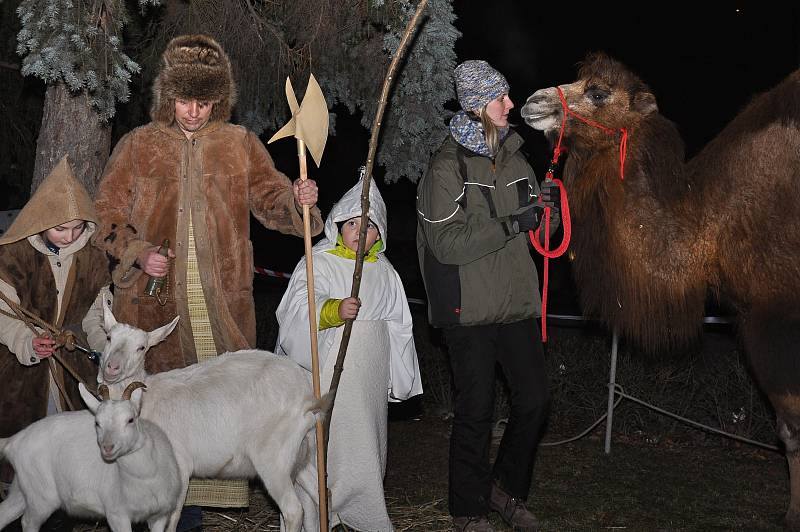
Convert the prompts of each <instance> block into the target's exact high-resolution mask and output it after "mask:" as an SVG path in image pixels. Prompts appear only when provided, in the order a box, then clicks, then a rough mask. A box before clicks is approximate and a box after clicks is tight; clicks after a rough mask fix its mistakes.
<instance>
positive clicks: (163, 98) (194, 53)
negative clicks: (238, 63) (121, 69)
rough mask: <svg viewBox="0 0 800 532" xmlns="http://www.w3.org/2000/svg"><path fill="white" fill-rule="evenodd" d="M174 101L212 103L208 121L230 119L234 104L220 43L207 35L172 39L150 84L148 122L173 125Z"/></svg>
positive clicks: (233, 87) (233, 88) (227, 63)
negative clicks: (150, 120) (151, 92)
mask: <svg viewBox="0 0 800 532" xmlns="http://www.w3.org/2000/svg"><path fill="white" fill-rule="evenodd" d="M176 99H182V100H201V101H209V102H214V109H213V110H212V111H211V118H210V120H211V121H215V120H220V121H223V122H224V121H228V120H229V119H230V117H231V109H232V108H233V104H234V103H235V102H236V85H235V83H234V81H233V74H232V72H231V62H230V60H229V59H228V56H227V54H226V53H225V51H224V50H223V49H222V47H221V46H220V45H219V43H218V42H217V41H215V40H214V39H213V38H211V37H209V36H208V35H199V34H198V35H181V36H178V37H175V38H174V39H172V40H171V41H170V42H169V44H167V48H166V49H165V50H164V53H163V54H162V55H161V71H160V72H159V73H158V76H157V77H156V80H155V81H154V82H153V105H152V106H151V107H150V118H151V119H152V120H153V121H156V122H162V123H164V124H167V125H169V124H172V122H173V121H174V120H175V100H176Z"/></svg>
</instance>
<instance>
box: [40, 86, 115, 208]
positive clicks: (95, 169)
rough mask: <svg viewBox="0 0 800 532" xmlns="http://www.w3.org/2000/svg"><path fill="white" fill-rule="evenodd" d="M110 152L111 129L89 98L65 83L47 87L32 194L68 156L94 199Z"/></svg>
mask: <svg viewBox="0 0 800 532" xmlns="http://www.w3.org/2000/svg"><path fill="white" fill-rule="evenodd" d="M110 152H111V127H110V125H109V124H106V123H103V122H102V121H101V120H100V118H99V117H98V116H97V113H96V112H95V111H94V109H92V107H91V106H90V105H89V98H88V97H87V95H86V94H85V93H84V92H80V93H79V94H77V95H72V94H71V93H70V92H69V90H68V89H67V87H66V86H65V85H64V84H63V83H57V84H55V85H50V86H49V87H47V93H46V94H45V97H44V111H43V113H42V127H41V129H40V130H39V138H38V139H37V141H36V162H35V165H34V168H33V179H32V180H31V194H33V192H34V191H35V190H36V187H38V186H39V183H41V182H42V181H43V180H44V178H45V177H47V175H48V174H49V173H50V171H51V170H52V169H53V168H54V167H55V166H56V164H58V161H60V160H61V157H63V156H64V154H67V155H69V160H70V164H71V165H72V171H73V172H74V173H75V177H76V178H77V179H78V180H79V181H81V182H82V183H83V184H84V186H86V190H87V191H88V192H89V195H90V196H91V197H93V198H94V196H95V192H96V191H97V184H98V182H99V181H100V176H101V175H102V173H103V168H104V167H105V164H106V161H107V160H108V157H109V155H110Z"/></svg>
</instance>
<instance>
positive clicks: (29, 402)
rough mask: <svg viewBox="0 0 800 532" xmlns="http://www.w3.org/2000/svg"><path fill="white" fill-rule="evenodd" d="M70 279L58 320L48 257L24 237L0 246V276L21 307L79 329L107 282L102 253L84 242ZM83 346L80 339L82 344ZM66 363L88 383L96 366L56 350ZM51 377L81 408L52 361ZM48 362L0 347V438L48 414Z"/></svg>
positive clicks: (69, 380) (71, 384) (70, 381)
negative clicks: (25, 361) (20, 357)
mask: <svg viewBox="0 0 800 532" xmlns="http://www.w3.org/2000/svg"><path fill="white" fill-rule="evenodd" d="M73 260H74V261H75V262H74V263H73V266H72V267H73V268H75V279H74V281H73V282H72V283H71V285H69V284H68V285H67V287H66V289H65V298H66V299H64V300H63V302H62V303H63V305H65V307H66V312H65V314H64V317H63V322H62V323H59V322H58V321H57V316H56V304H57V297H56V284H55V280H54V279H53V272H52V270H51V269H50V264H49V263H48V260H47V257H46V256H45V255H43V254H42V253H39V252H38V251H36V250H35V249H34V248H33V246H31V245H30V243H28V241H27V240H20V241H18V242H14V243H13V244H6V245H4V246H0V278H2V279H3V280H4V281H6V282H7V283H9V284H10V285H12V286H13V287H14V289H15V290H16V292H17V296H18V297H19V298H20V304H21V305H22V307H23V308H25V309H28V310H30V311H31V312H34V313H36V315H38V316H40V317H41V318H42V319H44V320H46V321H48V322H50V323H52V324H54V325H56V326H62V325H63V326H65V327H67V326H69V328H70V329H72V330H77V331H80V326H81V320H82V319H83V317H84V316H85V315H86V312H87V311H88V310H89V307H90V306H91V305H92V303H93V302H94V299H95V297H97V293H98V292H99V291H100V288H102V287H103V286H105V285H107V284H109V282H110V281H111V279H110V276H109V274H108V268H107V267H106V260H105V257H104V256H103V252H102V251H100V250H98V249H95V248H93V247H91V246H89V245H87V246H85V247H84V248H83V249H81V250H80V251H78V252H77V253H76V254H75V256H74V259H73ZM84 345H85V343H84ZM60 353H61V355H62V357H63V358H64V359H65V360H66V361H67V362H68V363H69V364H71V367H72V368H73V369H74V370H75V371H76V372H77V373H78V374H79V375H80V376H81V378H82V379H83V380H84V381H85V382H87V383H89V384H90V385H91V383H93V382H95V381H96V379H97V366H96V365H95V364H93V363H92V362H91V361H90V360H89V359H87V358H86V357H85V356H83V355H82V354H81V353H80V352H79V351H74V352H69V351H66V350H63V349H62V350H61V351H60ZM55 366H56V378H57V379H58V380H59V382H63V383H64V385H65V386H64V387H65V390H66V392H67V394H68V395H69V398H70V402H71V403H72V405H73V406H74V407H75V408H78V409H79V408H82V407H83V402H82V401H81V399H80V395H79V394H78V383H77V382H76V381H75V379H74V378H73V377H71V376H70V375H69V374H67V373H65V372H64V371H63V369H62V367H61V366H60V365H59V364H56V365H55ZM47 369H48V361H47V360H43V361H42V362H41V363H39V364H36V365H33V366H23V365H21V364H20V363H19V362H17V359H16V357H15V356H14V355H13V354H12V353H11V352H10V351H9V350H8V348H7V347H6V346H0V375H2V376H3V387H2V393H0V437H8V436H10V435H12V434H14V433H16V432H17V431H19V430H22V429H23V428H25V427H27V426H28V425H30V424H31V423H33V422H34V421H36V420H37V419H40V418H43V417H44V416H45V414H46V413H47V376H48V371H47Z"/></svg>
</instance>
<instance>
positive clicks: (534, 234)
mask: <svg viewBox="0 0 800 532" xmlns="http://www.w3.org/2000/svg"><path fill="white" fill-rule="evenodd" d="M556 91H558V98H559V100H560V101H561V112H562V113H563V115H562V118H561V128H560V130H559V132H558V141H557V142H556V146H555V148H553V158H552V159H551V160H550V166H549V167H548V168H547V172H546V173H545V175H544V179H545V181H547V180H548V179H551V180H552V181H553V182H554V183H556V185H558V188H559V190H560V196H561V225H562V227H563V228H564V237H563V238H562V240H561V244H560V245H559V246H558V247H557V248H556V249H554V250H550V210H551V209H550V207H545V208H544V246H542V245H541V244H539V241H540V240H539V238H540V231H541V229H542V226H541V224H540V225H539V227H538V228H537V229H536V231H528V238H530V241H531V245H533V248H534V249H535V250H536V251H538V252H539V254H540V255H542V256H543V257H544V272H543V274H542V342H547V317H546V316H547V290H548V287H549V283H550V259H551V258H556V257H560V256H561V255H563V254H564V252H565V251H566V250H567V248H568V247H569V241H570V238H571V237H572V219H571V218H570V215H569V202H568V201H567V191H566V189H565V188H564V183H562V182H561V180H559V179H555V178H553V172H555V169H556V166H557V165H558V158H559V157H560V156H561V153H562V152H563V151H565V150H564V148H563V146H562V142H563V140H564V130H565V129H566V126H567V118H568V117H569V116H573V117H575V118H577V119H578V120H580V121H581V122H583V123H585V124H588V125H590V126H592V127H595V128H597V129H599V130H600V131H602V132H603V133H605V134H607V135H614V134H616V132H617V131H619V132H620V133H621V134H622V137H621V138H620V142H619V177H620V179H625V159H626V157H627V155H628V130H627V129H626V128H624V127H623V128H619V129H612V128H609V127H606V126H604V125H603V124H600V123H599V122H595V121H594V120H590V119H589V118H586V117H584V116H581V115H579V114H578V113H576V112H574V111H573V110H572V109H570V108H569V105H567V99H566V98H565V97H564V93H563V92H561V88H560V87H556ZM539 201H540V202H541V198H540V199H539Z"/></svg>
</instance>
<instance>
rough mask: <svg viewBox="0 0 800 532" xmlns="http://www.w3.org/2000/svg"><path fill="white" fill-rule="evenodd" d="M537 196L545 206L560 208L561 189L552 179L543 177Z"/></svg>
mask: <svg viewBox="0 0 800 532" xmlns="http://www.w3.org/2000/svg"><path fill="white" fill-rule="evenodd" d="M539 198H540V199H541V200H542V204H543V205H544V206H545V207H552V208H553V209H560V208H561V189H560V188H559V186H558V185H557V184H556V182H555V181H553V180H552V179H545V180H544V181H543V182H542V187H541V190H540V191H539Z"/></svg>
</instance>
